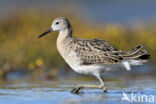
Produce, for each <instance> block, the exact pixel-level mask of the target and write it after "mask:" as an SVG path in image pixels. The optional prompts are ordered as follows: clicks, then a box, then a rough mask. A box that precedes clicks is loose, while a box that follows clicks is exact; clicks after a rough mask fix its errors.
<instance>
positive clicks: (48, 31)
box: [38, 28, 53, 38]
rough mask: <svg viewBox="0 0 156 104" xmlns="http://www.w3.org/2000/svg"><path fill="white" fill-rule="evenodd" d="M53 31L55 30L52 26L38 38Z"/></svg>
mask: <svg viewBox="0 0 156 104" xmlns="http://www.w3.org/2000/svg"><path fill="white" fill-rule="evenodd" d="M51 31H53V29H52V28H50V29H48V30H47V31H45V32H44V33H42V34H41V35H39V36H38V38H41V37H42V36H45V35H46V34H48V33H50V32H51Z"/></svg>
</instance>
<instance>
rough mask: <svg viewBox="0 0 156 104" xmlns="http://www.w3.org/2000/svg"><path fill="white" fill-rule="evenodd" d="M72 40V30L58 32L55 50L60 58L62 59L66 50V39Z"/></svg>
mask: <svg viewBox="0 0 156 104" xmlns="http://www.w3.org/2000/svg"><path fill="white" fill-rule="evenodd" d="M71 38H72V30H71V28H67V29H65V30H61V31H60V32H59V35H58V38H57V49H58V51H59V53H60V54H61V56H62V57H64V54H65V50H66V48H67V43H68V42H69V41H68V39H71Z"/></svg>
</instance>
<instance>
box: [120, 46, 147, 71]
mask: <svg viewBox="0 0 156 104" xmlns="http://www.w3.org/2000/svg"><path fill="white" fill-rule="evenodd" d="M141 48H142V45H139V46H137V47H135V48H133V49H131V50H129V51H126V52H121V53H120V55H121V56H122V57H123V58H124V60H126V61H124V62H123V65H124V66H125V68H126V69H127V70H130V69H131V68H130V66H131V65H132V66H134V65H142V64H143V63H144V62H147V61H148V59H149V58H150V55H149V54H146V53H147V52H146V51H145V50H141Z"/></svg>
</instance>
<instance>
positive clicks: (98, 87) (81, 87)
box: [71, 75, 107, 93]
mask: <svg viewBox="0 0 156 104" xmlns="http://www.w3.org/2000/svg"><path fill="white" fill-rule="evenodd" d="M96 77H97V78H98V79H99V81H100V83H101V84H100V85H79V86H78V87H76V88H74V89H73V90H72V91H71V92H72V93H79V90H81V89H83V88H91V89H94V88H97V89H103V90H104V92H106V91H107V88H106V87H105V86H104V81H103V80H102V78H101V77H100V75H96Z"/></svg>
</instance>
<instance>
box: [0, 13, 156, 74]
mask: <svg viewBox="0 0 156 104" xmlns="http://www.w3.org/2000/svg"><path fill="white" fill-rule="evenodd" d="M60 14H61V13H60ZM60 14H56V13H51V14H49V13H47V12H46V13H40V12H38V11H25V12H19V13H16V14H14V15H11V16H9V17H7V18H5V19H1V20H0V75H1V74H2V73H3V72H2V70H5V71H8V70H22V69H29V70H34V69H35V68H37V67H45V68H64V67H66V64H65V62H64V61H63V59H62V58H61V57H60V55H59V53H58V52H57V49H56V39H57V34H58V33H57V32H53V33H51V34H49V35H47V36H45V37H43V38H41V39H38V35H40V34H41V33H42V32H43V31H45V30H46V29H48V28H49V27H50V25H51V22H52V20H53V19H54V18H56V17H59V16H60ZM61 15H63V16H67V17H68V18H69V19H70V21H71V24H72V26H73V29H74V36H79V37H82V38H90V39H92V38H99V39H102V40H106V41H108V42H110V43H111V44H112V45H114V46H115V47H117V48H120V49H122V50H128V49H130V48H133V47H135V46H137V45H139V44H140V43H141V44H143V45H144V49H146V50H147V51H148V53H150V54H151V55H152V60H153V61H155V60H156V55H155V52H156V29H155V28H156V24H154V23H152V24H151V25H149V26H144V25H141V26H136V27H137V28H135V29H129V28H125V27H123V26H122V25H120V24H110V25H97V24H94V26H93V25H90V24H89V23H88V21H84V20H82V18H79V17H76V16H72V13H71V14H70V13H62V14H61Z"/></svg>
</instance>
